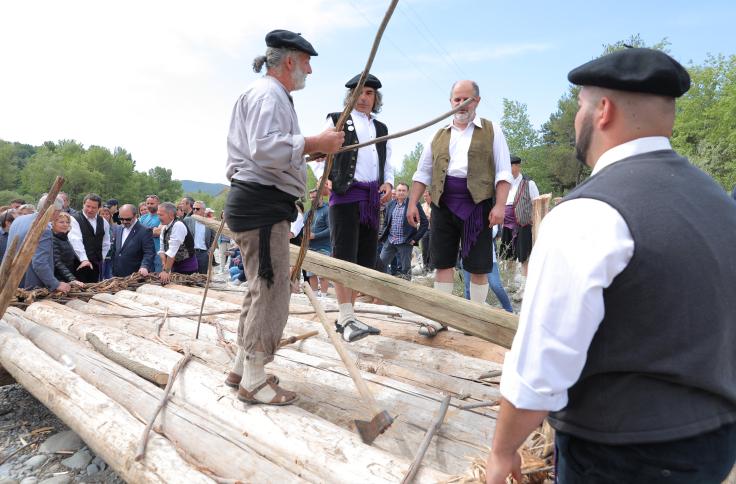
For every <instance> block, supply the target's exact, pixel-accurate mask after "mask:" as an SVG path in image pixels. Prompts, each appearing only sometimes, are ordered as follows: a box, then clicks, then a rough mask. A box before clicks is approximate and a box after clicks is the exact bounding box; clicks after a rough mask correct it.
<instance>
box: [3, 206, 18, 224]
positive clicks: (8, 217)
mask: <svg viewBox="0 0 736 484" xmlns="http://www.w3.org/2000/svg"><path fill="white" fill-rule="evenodd" d="M13 220H15V211H14V210H13V209H12V208H9V209H7V210H5V211H4V212H3V213H0V228H4V227H5V224H6V223H8V222H10V223H11V224H12V223H13Z"/></svg>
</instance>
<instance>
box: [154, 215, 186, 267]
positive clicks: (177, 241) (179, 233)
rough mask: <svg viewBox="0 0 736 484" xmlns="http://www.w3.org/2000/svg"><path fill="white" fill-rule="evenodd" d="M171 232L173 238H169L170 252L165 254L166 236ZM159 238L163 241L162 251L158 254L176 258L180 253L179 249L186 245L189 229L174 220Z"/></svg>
mask: <svg viewBox="0 0 736 484" xmlns="http://www.w3.org/2000/svg"><path fill="white" fill-rule="evenodd" d="M169 230H171V237H169V250H167V251H165V252H164V236H165V235H166V232H168V231H169ZM159 238H160V240H161V249H160V250H159V251H158V253H159V254H166V255H167V256H169V257H171V258H174V257H175V256H176V253H177V252H179V247H181V244H183V243H184V239H186V238H187V227H186V225H184V222H182V221H180V220H176V219H174V220H173V221H172V222H171V223H170V224H169V225H167V226H166V227H164V228H163V229H162V230H161V235H160V237H159Z"/></svg>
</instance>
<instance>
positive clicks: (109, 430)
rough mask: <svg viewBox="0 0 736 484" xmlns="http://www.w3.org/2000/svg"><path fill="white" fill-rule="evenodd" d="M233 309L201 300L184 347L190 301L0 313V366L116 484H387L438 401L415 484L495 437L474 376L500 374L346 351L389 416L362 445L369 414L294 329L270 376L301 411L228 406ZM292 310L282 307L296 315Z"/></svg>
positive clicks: (475, 365) (386, 341) (305, 325)
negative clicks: (166, 390) (358, 425)
mask: <svg viewBox="0 0 736 484" xmlns="http://www.w3.org/2000/svg"><path fill="white" fill-rule="evenodd" d="M241 297H242V296H240V295H236V294H231V293H218V292H213V291H211V292H210V296H209V297H208V300H207V302H206V304H205V308H204V309H205V311H206V312H207V313H210V316H206V317H204V319H203V321H204V323H206V324H203V325H202V327H201V331H200V337H199V339H197V340H195V339H194V334H195V332H196V320H197V315H198V311H199V305H200V303H201V301H202V291H201V290H200V289H197V288H184V287H181V286H173V287H167V288H161V287H159V286H153V285H144V286H142V287H140V288H138V290H137V291H136V292H131V291H120V292H118V293H116V294H115V295H112V294H98V295H96V296H94V297H93V298H92V299H90V300H89V302H83V301H71V302H69V303H68V304H67V305H61V304H58V303H56V302H53V301H40V302H35V303H33V304H31V305H30V306H28V307H27V308H26V310H25V311H22V310H21V309H19V308H9V309H8V311H7V312H6V314H5V316H4V317H3V321H2V322H0V365H2V366H3V367H5V368H6V369H7V370H8V371H9V372H10V373H11V374H12V375H13V376H14V377H15V378H16V379H17V380H18V382H19V383H21V384H22V385H23V386H24V387H25V388H26V389H28V390H29V391H30V392H31V393H32V394H33V395H34V396H35V397H36V398H38V399H39V400H40V401H41V402H42V403H44V404H45V405H46V406H47V407H49V408H50V409H51V410H52V411H53V412H54V413H56V414H57V415H58V416H59V417H60V418H61V419H62V420H64V421H65V422H66V423H67V424H68V425H69V426H70V427H71V428H72V429H73V430H74V431H76V432H77V433H78V434H79V435H80V436H81V437H82V438H83V439H84V440H85V442H87V444H88V445H89V446H90V447H91V448H92V449H93V450H94V451H95V452H96V453H97V454H98V455H100V456H101V457H102V458H103V459H105V461H107V462H108V463H109V464H110V465H111V466H112V467H113V468H114V469H115V470H116V471H117V472H118V473H119V474H120V475H121V476H122V477H123V478H124V479H126V480H128V481H135V482H174V481H176V482H200V481H201V482H211V481H217V482H237V481H242V482H302V481H304V482H399V481H401V479H402V477H403V476H404V475H405V473H406V472H407V470H408V468H409V465H410V462H411V459H412V458H413V455H414V453H415V451H416V449H417V447H418V446H419V444H420V443H421V441H422V439H423V436H424V433H425V430H426V429H427V428H428V427H430V426H431V424H432V421H433V418H434V415H435V414H436V413H437V410H438V407H439V405H440V402H441V401H442V400H443V398H444V397H445V396H446V395H449V396H451V397H453V398H451V403H450V410H449V412H448V414H447V417H446V419H445V423H444V425H443V427H442V428H441V430H440V432H439V433H438V434H437V435H436V436H435V438H434V439H433V440H432V443H431V445H430V447H429V451H428V452H427V454H426V457H425V459H424V461H423V463H422V465H421V466H420V468H419V472H418V474H417V476H416V478H415V482H442V481H447V480H449V479H451V478H452V476H453V475H458V474H462V473H464V471H465V470H466V469H467V467H468V465H469V463H470V462H471V461H473V460H474V459H478V458H479V457H483V456H484V454H485V452H486V450H487V445H488V443H489V442H490V438H491V436H492V433H493V430H494V418H495V411H494V410H493V408H492V407H489V405H492V404H493V403H494V402H495V401H497V400H498V397H499V394H498V389H497V386H495V385H491V384H490V383H489V382H488V380H487V379H483V378H484V377H482V375H483V374H488V373H489V371H490V372H496V373H495V374H496V375H497V374H498V370H500V365H498V364H497V363H492V362H489V361H484V360H480V359H477V358H473V357H466V356H463V355H461V354H459V353H456V352H453V351H450V350H446V349H436V348H427V347H424V346H421V345H417V344H414V343H410V342H406V341H400V340H395V339H391V338H385V337H382V336H379V337H373V338H368V339H366V340H363V341H361V342H358V343H357V344H355V345H351V348H350V350H351V351H352V354H351V356H352V357H353V358H354V359H355V360H356V361H357V362H358V365H359V367H360V368H361V369H362V370H363V371H362V374H363V376H364V378H365V379H366V380H367V382H368V384H369V386H370V388H371V391H372V392H373V393H374V395H375V397H376V399H377V400H378V401H379V402H380V404H381V406H382V407H384V408H387V409H388V410H389V412H390V413H391V414H392V415H394V416H396V417H397V418H396V422H395V423H394V424H393V426H392V427H391V428H390V429H389V430H388V431H387V432H386V433H385V434H384V435H382V436H380V437H379V438H378V439H377V440H376V441H375V442H374V444H373V445H372V446H367V445H365V444H364V443H362V442H361V440H360V438H359V437H358V435H357V434H356V433H355V431H354V429H353V428H352V421H353V420H354V419H369V418H370V417H372V415H369V414H368V410H367V408H366V406H365V405H364V403H363V402H361V400H360V398H359V396H358V395H357V393H356V392H355V388H354V386H353V384H352V381H351V380H350V378H349V376H348V375H347V372H346V371H345V368H344V367H343V365H342V364H341V363H340V361H339V359H338V357H337V354H336V352H335V350H334V348H333V347H332V346H331V345H330V344H329V342H328V339H327V336H326V335H325V334H324V332H323V331H322V329H321V328H320V327H319V325H316V324H314V323H313V322H311V321H307V320H305V319H300V318H297V317H290V318H289V323H288V325H287V329H286V334H287V335H299V334H303V333H306V332H309V331H313V330H319V331H320V334H319V335H318V336H316V337H313V338H310V339H308V340H305V341H300V342H298V345H293V346H286V347H284V348H282V349H281V350H280V351H279V353H278V354H277V358H276V360H275V361H274V363H273V364H272V365H269V371H273V372H274V373H275V374H276V375H277V376H279V378H280V379H281V380H282V381H283V382H284V386H285V387H287V388H290V389H294V390H296V391H297V392H298V393H299V395H300V401H299V403H298V404H297V405H295V406H290V407H267V406H257V405H256V406H247V405H244V404H242V403H241V402H239V401H238V400H237V399H236V397H235V393H234V391H233V390H231V389H230V388H229V387H227V386H225V385H224V383H223V380H224V376H225V373H226V372H227V370H228V368H229V365H230V362H231V358H232V355H233V341H234V339H235V331H236V328H237V318H238V315H237V314H236V313H235V311H237V309H238V308H239V304H238V301H239V300H240V298H241ZM305 304H306V301H305V300H304V299H303V297H301V296H294V299H293V304H292V308H296V310H295V312H296V313H299V312H300V310H299V308H301V309H302V311H301V312H302V313H303V312H304V311H303V309H304V305H305ZM218 312H219V313H220V314H212V313H218ZM169 314H171V315H174V314H176V316H171V317H169V316H168V315H169ZM182 315H183V316H182ZM130 316H134V317H130ZM414 328H415V326H414ZM458 334H460V333H458ZM90 341H95V343H96V345H97V350H95V349H94V348H93V347H92V345H91V344H90ZM100 345H102V347H103V349H104V351H102V352H100V351H99V350H100V349H101V348H100ZM183 352H189V353H191V354H192V355H193V357H194V358H193V360H192V361H191V362H189V363H188V364H187V365H186V366H185V367H184V368H183V369H182V370H181V372H180V373H179V374H178V376H177V377H176V379H175V381H173V384H172V393H171V396H170V398H169V399H168V402H167V403H166V405H165V406H164V408H163V410H162V412H161V413H160V415H159V416H158V418H157V419H156V421H155V425H154V426H153V430H154V432H153V433H152V434H151V438H150V441H149V443H148V447H147V451H146V453H145V456H144V457H143V458H142V459H140V460H136V458H135V457H136V454H137V449H138V447H139V445H140V441H141V438H142V436H143V434H144V428H145V426H146V423H147V422H148V421H149V420H150V418H151V416H152V415H154V412H155V411H156V409H157V407H159V404H160V402H161V400H162V396H163V390H162V387H161V385H163V384H165V383H166V381H167V377H169V376H170V375H171V371H172V368H174V367H175V365H176V364H177V362H179V361H180V360H181V358H182V356H181V353H183ZM103 353H105V354H108V356H109V355H110V354H113V355H117V356H119V358H113V359H114V360H115V361H117V362H118V363H116V362H115V361H112V360H111V359H109V358H107V357H106V356H104V355H103ZM119 363H122V365H121V364H119ZM129 368H133V369H134V370H135V371H136V372H133V371H131V370H130V369H129ZM141 368H142V369H143V370H141ZM140 375H145V376H146V378H149V379H151V380H154V381H156V382H157V383H158V384H156V383H152V382H150V381H147V380H146V379H144V378H143V377H141V376H140ZM483 402H486V405H485V406H480V407H476V408H468V409H463V407H464V406H467V407H472V406H473V405H472V404H482V403H483ZM469 404H470V405H469Z"/></svg>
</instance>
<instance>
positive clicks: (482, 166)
mask: <svg viewBox="0 0 736 484" xmlns="http://www.w3.org/2000/svg"><path fill="white" fill-rule="evenodd" d="M467 99H473V101H472V102H471V103H470V104H468V105H467V106H466V107H464V108H463V109H461V110H460V111H458V112H457V113H456V114H455V116H454V118H453V121H452V123H450V124H448V125H447V126H445V127H443V128H442V129H440V130H439V131H437V133H436V134H435V135H434V136H433V137H432V139H431V140H429V142H428V143H427V144H426V145H425V146H426V148H425V149H424V152H423V153H422V155H421V158H420V159H419V164H418V165H417V171H416V173H414V176H413V178H412V180H413V182H412V186H411V198H410V200H409V208H408V209H407V212H406V218H407V219H408V220H409V223H411V224H412V225H414V226H415V227H416V226H418V224H419V210H418V209H417V202H419V198H420V197H421V196H422V194H423V193H424V190H425V189H426V188H427V186H429V190H430V194H431V196H432V239H431V240H430V251H431V253H432V257H433V260H434V265H435V267H436V269H437V272H436V277H435V282H434V287H435V289H438V290H440V291H442V292H445V293H448V294H452V289H453V285H454V284H453V281H454V272H453V271H454V268H455V264H456V263H457V254H458V248H460V255H461V257H462V261H463V267H464V268H465V270H467V271H468V272H470V300H471V301H474V302H477V303H481V304H483V303H484V302H485V300H486V297H487V296H488V280H487V278H486V274H488V273H489V272H491V269H492V268H493V260H492V258H491V256H490V254H491V253H492V252H491V251H492V250H493V248H492V247H491V227H493V226H494V225H497V224H500V223H502V222H503V216H504V210H505V207H506V198H507V197H508V194H509V188H510V187H511V181H512V180H513V177H512V175H511V161H510V157H509V148H508V145H507V144H506V137H505V136H504V134H503V132H502V131H501V128H500V127H499V126H498V124H497V123H491V122H490V121H489V120H487V119H484V118H481V117H480V116H477V115H476V112H475V111H476V109H477V107H478V103H480V89H479V88H478V84H476V83H475V82H474V81H457V82H456V83H455V84H454V85H453V86H452V91H451V92H450V104H451V105H452V107H453V108H455V107H457V106H459V105H460V104H462V103H463V102H465V101H466V100H467ZM443 329H446V327H445V326H443V325H442V324H440V323H437V322H431V323H429V324H426V325H424V326H422V327H421V328H420V329H419V334H421V335H424V336H434V335H436V334H437V332H438V331H441V330H443Z"/></svg>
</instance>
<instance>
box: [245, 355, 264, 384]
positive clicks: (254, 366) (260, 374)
mask: <svg viewBox="0 0 736 484" xmlns="http://www.w3.org/2000/svg"><path fill="white" fill-rule="evenodd" d="M265 356H266V355H265V354H264V353H263V352H262V351H256V352H255V356H254V357H253V358H246V360H245V368H244V370H245V372H244V373H243V381H242V382H241V383H240V384H241V385H242V386H243V387H244V388H245V389H246V390H248V391H252V390H253V389H254V388H255V387H257V386H258V385H260V384H261V383H263V382H264V381H265V380H266V370H265V364H264V363H263V360H265Z"/></svg>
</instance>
